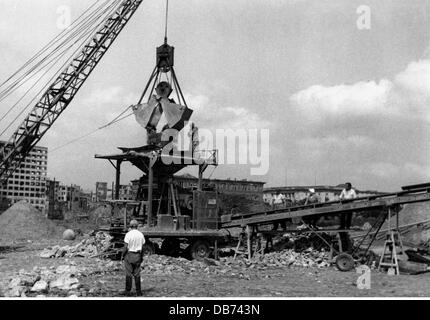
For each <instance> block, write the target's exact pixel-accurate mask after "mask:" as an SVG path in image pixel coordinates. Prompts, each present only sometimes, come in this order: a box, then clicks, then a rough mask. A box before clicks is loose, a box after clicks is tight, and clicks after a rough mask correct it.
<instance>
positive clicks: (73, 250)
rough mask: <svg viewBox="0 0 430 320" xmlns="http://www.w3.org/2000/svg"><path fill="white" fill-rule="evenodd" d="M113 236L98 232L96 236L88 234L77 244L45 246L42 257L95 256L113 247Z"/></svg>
mask: <svg viewBox="0 0 430 320" xmlns="http://www.w3.org/2000/svg"><path fill="white" fill-rule="evenodd" d="M111 240H112V237H111V236H110V235H109V234H107V233H105V232H97V233H96V234H95V235H94V236H87V237H86V238H85V239H83V240H82V241H81V242H79V243H77V244H75V245H68V246H62V247H61V246H58V245H57V246H54V247H50V248H45V249H44V250H43V251H42V252H41V253H40V257H41V258H47V259H48V258H61V257H66V258H72V257H94V256H97V255H100V254H102V253H105V252H108V251H109V249H110V248H111Z"/></svg>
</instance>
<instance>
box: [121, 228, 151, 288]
mask: <svg viewBox="0 0 430 320" xmlns="http://www.w3.org/2000/svg"><path fill="white" fill-rule="evenodd" d="M137 226H138V222H137V221H136V220H131V221H130V228H131V230H130V231H129V232H127V234H126V235H125V238H124V243H125V244H124V248H123V251H122V256H121V259H124V268H125V292H124V294H125V295H127V296H129V295H130V293H131V288H132V285H133V278H134V283H135V286H136V295H137V296H141V295H142V289H141V283H140V265H141V263H142V255H143V245H144V244H145V237H144V236H143V233H142V232H140V231H139V230H137Z"/></svg>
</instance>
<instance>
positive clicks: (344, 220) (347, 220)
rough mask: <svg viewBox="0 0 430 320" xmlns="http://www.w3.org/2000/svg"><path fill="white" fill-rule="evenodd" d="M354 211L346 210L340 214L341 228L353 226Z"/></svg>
mask: <svg viewBox="0 0 430 320" xmlns="http://www.w3.org/2000/svg"><path fill="white" fill-rule="evenodd" d="M351 222H352V212H344V213H341V214H340V228H341V229H349V228H351Z"/></svg>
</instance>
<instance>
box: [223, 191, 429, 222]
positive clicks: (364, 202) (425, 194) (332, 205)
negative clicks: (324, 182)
mask: <svg viewBox="0 0 430 320" xmlns="http://www.w3.org/2000/svg"><path fill="white" fill-rule="evenodd" d="M422 185H424V184H422ZM422 185H420V186H422ZM429 200H430V188H429V186H428V184H426V187H425V188H416V189H408V190H406V191H400V192H396V193H386V194H382V195H376V196H370V197H363V198H356V199H353V200H342V201H331V202H325V203H318V204H313V205H307V206H298V207H289V208H284V209H278V210H272V211H266V212H261V213H254V214H247V215H234V216H233V215H224V216H222V217H221V223H222V227H223V228H231V227H243V226H246V225H264V224H270V223H273V222H278V221H282V220H287V219H291V218H298V217H305V216H311V215H324V214H333V213H342V212H350V211H360V210H368V209H377V208H384V207H392V206H396V205H401V204H407V203H414V202H424V201H429Z"/></svg>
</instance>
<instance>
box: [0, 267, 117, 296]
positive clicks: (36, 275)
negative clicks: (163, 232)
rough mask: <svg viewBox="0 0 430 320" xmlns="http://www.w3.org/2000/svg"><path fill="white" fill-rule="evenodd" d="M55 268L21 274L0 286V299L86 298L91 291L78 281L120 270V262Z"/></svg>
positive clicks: (33, 270) (35, 269)
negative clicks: (0, 297) (29, 297)
mask: <svg viewBox="0 0 430 320" xmlns="http://www.w3.org/2000/svg"><path fill="white" fill-rule="evenodd" d="M66 263H68V264H66V265H60V266H58V267H54V266H51V267H49V268H48V267H41V268H39V267H34V268H33V269H32V270H31V271H25V270H24V269H22V270H20V271H19V272H17V273H14V274H11V275H10V276H9V277H8V278H6V282H3V283H0V296H5V297H27V296H33V297H44V296H68V297H79V296H86V295H87V292H90V291H91V288H85V287H84V286H83V285H82V284H81V283H80V281H79V278H80V277H86V276H89V275H92V274H103V273H108V272H113V271H119V270H122V266H121V263H119V262H114V261H110V262H106V261H105V260H101V259H95V261H94V262H93V261H92V263H91V265H88V266H79V267H78V266H77V265H76V263H75V262H73V261H66Z"/></svg>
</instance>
